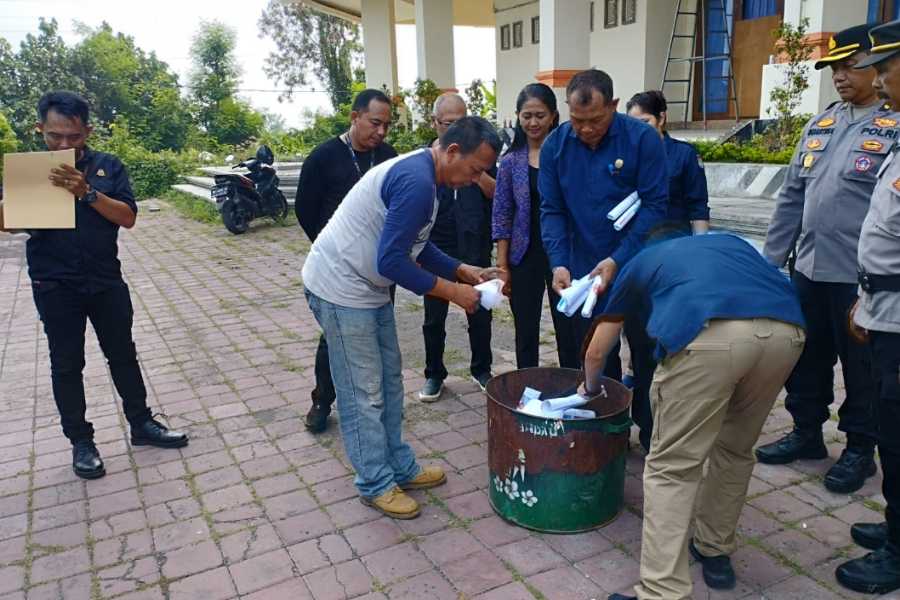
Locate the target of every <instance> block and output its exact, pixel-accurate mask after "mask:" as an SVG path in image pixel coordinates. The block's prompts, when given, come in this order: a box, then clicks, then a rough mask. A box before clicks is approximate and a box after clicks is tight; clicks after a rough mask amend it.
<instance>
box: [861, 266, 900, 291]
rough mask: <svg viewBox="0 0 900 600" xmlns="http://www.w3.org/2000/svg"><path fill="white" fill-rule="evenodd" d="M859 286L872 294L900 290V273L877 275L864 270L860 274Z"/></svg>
mask: <svg viewBox="0 0 900 600" xmlns="http://www.w3.org/2000/svg"><path fill="white" fill-rule="evenodd" d="M858 281H859V287H861V288H862V289H863V290H865V291H866V292H868V293H870V294H874V293H875V292H900V275H875V274H873V273H866V272H865V271H863V270H860V271H859V274H858Z"/></svg>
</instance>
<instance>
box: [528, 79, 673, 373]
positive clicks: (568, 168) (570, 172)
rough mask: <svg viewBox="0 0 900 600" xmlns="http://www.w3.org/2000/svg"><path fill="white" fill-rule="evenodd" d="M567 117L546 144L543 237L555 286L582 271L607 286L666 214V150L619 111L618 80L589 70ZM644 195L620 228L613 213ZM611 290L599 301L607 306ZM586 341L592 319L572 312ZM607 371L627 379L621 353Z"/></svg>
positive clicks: (575, 84) (571, 87) (574, 83)
mask: <svg viewBox="0 0 900 600" xmlns="http://www.w3.org/2000/svg"><path fill="white" fill-rule="evenodd" d="M566 102H567V103H568V105H569V122H568V123H563V124H562V125H560V126H559V127H557V128H556V129H555V130H553V132H552V133H551V134H550V135H548V136H547V139H546V140H544V144H543V146H542V147H541V163H540V164H541V170H540V173H539V174H538V189H539V191H540V193H541V236H542V238H543V241H544V248H545V249H546V251H547V256H548V258H549V259H550V268H551V269H552V271H553V289H554V291H556V293H558V294H559V293H562V291H563V290H564V289H566V288H568V287H569V286H571V284H572V280H573V279H577V278H580V277H583V276H584V275H587V274H589V273H590V274H591V275H600V276H601V277H602V278H603V286H602V288H601V292H602V293H605V291H606V289H607V288H608V286H609V285H611V284H612V283H613V280H614V279H615V277H616V273H617V272H618V270H619V269H621V268H623V267H624V266H625V263H626V262H628V261H629V260H630V259H631V257H632V256H634V255H635V254H637V252H638V250H640V248H641V246H642V244H643V240H644V236H645V235H646V234H647V232H648V231H649V230H650V228H651V227H652V226H653V225H654V224H656V223H657V222H659V221H661V220H662V219H663V217H664V215H665V212H666V205H667V203H668V198H669V186H668V170H667V166H666V152H665V149H664V147H663V141H662V138H660V136H659V134H658V133H657V132H656V131H654V129H653V128H652V127H650V126H649V125H647V124H645V123H642V122H640V121H638V120H637V119H635V118H633V117H629V116H627V115H623V114H621V113H618V112H617V110H616V109H617V107H618V104H619V100H618V98H616V97H615V96H614V95H613V82H612V79H611V78H610V77H609V75H607V74H606V73H605V72H603V71H600V70H598V69H589V70H587V71H582V72H580V73H578V74H577V75H575V76H574V77H573V78H572V80H571V81H570V82H569V84H568V86H567V87H566ZM635 191H637V193H638V196H640V198H641V208H640V210H639V211H638V213H637V215H636V216H635V217H634V218H633V219H632V220H631V222H630V223H629V224H628V225H627V227H625V228H624V229H623V230H622V231H616V230H615V229H614V228H613V222H612V221H610V220H609V219H607V218H606V215H607V213H608V212H609V211H610V210H611V209H612V208H613V207H615V206H616V205H617V204H618V203H620V202H621V201H622V200H624V199H625V198H626V197H627V196H629V195H630V194H631V193H632V192H635ZM605 302H606V300H605V297H604V299H602V300H601V301H600V302H598V303H597V308H596V310H597V312H598V313H599V312H602V310H603V306H604V304H605ZM572 319H573V329H574V331H575V342H576V344H577V346H580V345H581V343H582V341H583V340H584V338H585V336H586V335H587V332H588V329H589V328H590V325H591V319H585V318H582V317H581V315H580V313H579V314H576V315H575V316H573V317H572ZM606 373H607V375H608V376H609V377H613V378H615V379H621V378H622V368H621V363H620V361H619V359H618V354H617V353H613V355H611V356H610V360H608V361H607V366H606Z"/></svg>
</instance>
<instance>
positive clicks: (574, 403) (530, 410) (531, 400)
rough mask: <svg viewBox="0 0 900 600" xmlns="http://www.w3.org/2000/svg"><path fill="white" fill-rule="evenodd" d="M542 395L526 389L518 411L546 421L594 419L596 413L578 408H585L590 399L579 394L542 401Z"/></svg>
mask: <svg viewBox="0 0 900 600" xmlns="http://www.w3.org/2000/svg"><path fill="white" fill-rule="evenodd" d="M540 395H541V393H540V392H539V391H537V390H535V389H532V388H525V391H524V392H523V393H522V398H521V399H520V400H519V405H518V407H516V408H517V410H518V411H519V412H523V413H525V414H527V415H531V416H533V417H543V418H545V419H593V418H595V417H596V413H595V412H594V411H592V410H583V409H579V408H577V407H579V406H583V405H584V404H586V403H587V402H588V399H587V398H585V397H584V396H579V395H578V394H572V395H571V396H565V397H563V398H551V399H547V400H541V399H540Z"/></svg>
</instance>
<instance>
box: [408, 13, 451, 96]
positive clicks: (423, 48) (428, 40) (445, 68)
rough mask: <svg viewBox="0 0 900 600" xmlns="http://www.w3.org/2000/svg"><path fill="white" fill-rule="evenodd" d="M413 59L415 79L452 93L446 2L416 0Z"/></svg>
mask: <svg viewBox="0 0 900 600" xmlns="http://www.w3.org/2000/svg"><path fill="white" fill-rule="evenodd" d="M416 56H417V58H418V71H419V73H418V75H419V79H430V80H432V81H433V82H434V83H435V84H437V86H438V87H439V88H441V89H442V90H448V91H449V90H456V68H455V63H454V57H453V2H451V1H450V0H416Z"/></svg>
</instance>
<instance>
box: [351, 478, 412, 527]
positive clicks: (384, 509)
mask: <svg viewBox="0 0 900 600" xmlns="http://www.w3.org/2000/svg"><path fill="white" fill-rule="evenodd" d="M359 500H360V502H362V503H363V504H365V505H366V506H371V507H372V508H374V509H375V510H377V511H379V512H381V513H383V514H385V515H387V516H389V517H391V518H394V519H415V518H416V517H418V516H419V512H420V511H419V503H418V502H416V501H415V500H413V499H412V498H410V497H409V496H407V495H406V494H404V493H403V490H401V489H400V488H399V487H397V486H394V487H392V488H391V489H389V490H388V491H386V492H385V493H383V494H382V495H380V496H378V497H377V498H366V497H365V496H360V498H359Z"/></svg>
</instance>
